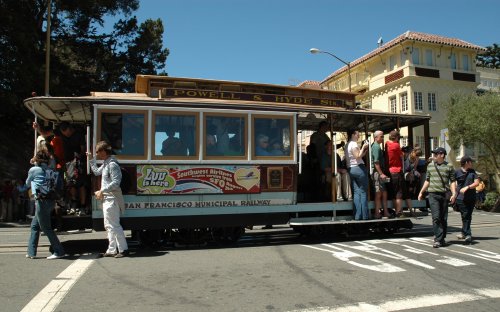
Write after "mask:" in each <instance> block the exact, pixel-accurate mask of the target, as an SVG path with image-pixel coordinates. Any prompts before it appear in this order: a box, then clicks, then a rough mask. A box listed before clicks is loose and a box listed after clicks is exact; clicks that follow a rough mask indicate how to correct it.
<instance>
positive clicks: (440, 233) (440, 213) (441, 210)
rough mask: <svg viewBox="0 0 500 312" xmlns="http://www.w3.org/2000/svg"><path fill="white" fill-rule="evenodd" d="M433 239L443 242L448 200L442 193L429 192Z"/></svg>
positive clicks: (446, 222)
mask: <svg viewBox="0 0 500 312" xmlns="http://www.w3.org/2000/svg"><path fill="white" fill-rule="evenodd" d="M429 206H430V207H431V215H432V228H433V230H434V241H435V242H440V243H442V242H444V239H445V238H446V231H447V230H448V202H447V201H446V198H445V194H444V193H429Z"/></svg>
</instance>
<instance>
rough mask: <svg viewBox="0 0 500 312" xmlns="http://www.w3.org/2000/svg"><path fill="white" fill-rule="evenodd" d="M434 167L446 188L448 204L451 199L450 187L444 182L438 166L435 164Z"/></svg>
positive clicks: (445, 195) (445, 193)
mask: <svg viewBox="0 0 500 312" xmlns="http://www.w3.org/2000/svg"><path fill="white" fill-rule="evenodd" d="M434 167H435V168H436V171H437V174H438V176H439V178H440V179H441V183H443V187H444V198H445V199H446V201H447V202H449V201H450V199H451V195H452V194H451V190H450V188H449V187H447V186H446V184H445V183H444V180H443V177H442V176H441V173H440V172H439V169H438V167H437V165H436V163H434Z"/></svg>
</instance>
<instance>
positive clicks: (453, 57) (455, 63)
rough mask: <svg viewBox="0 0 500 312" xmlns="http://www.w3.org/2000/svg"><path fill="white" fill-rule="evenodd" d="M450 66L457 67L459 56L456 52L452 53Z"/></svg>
mask: <svg viewBox="0 0 500 312" xmlns="http://www.w3.org/2000/svg"><path fill="white" fill-rule="evenodd" d="M449 58H450V68H451V69H457V56H456V55H455V53H452V54H450V57H449Z"/></svg>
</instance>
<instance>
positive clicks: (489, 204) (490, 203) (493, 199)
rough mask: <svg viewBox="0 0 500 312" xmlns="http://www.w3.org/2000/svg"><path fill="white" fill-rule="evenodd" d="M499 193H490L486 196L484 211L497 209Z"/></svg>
mask: <svg viewBox="0 0 500 312" xmlns="http://www.w3.org/2000/svg"><path fill="white" fill-rule="evenodd" d="M498 196H499V195H498V193H496V192H488V193H487V194H486V198H485V200H484V203H483V205H482V209H483V210H491V209H492V208H494V207H495V204H496V203H497V201H498Z"/></svg>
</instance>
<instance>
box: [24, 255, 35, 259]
mask: <svg viewBox="0 0 500 312" xmlns="http://www.w3.org/2000/svg"><path fill="white" fill-rule="evenodd" d="M26 258H27V259H35V256H30V255H26Z"/></svg>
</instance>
